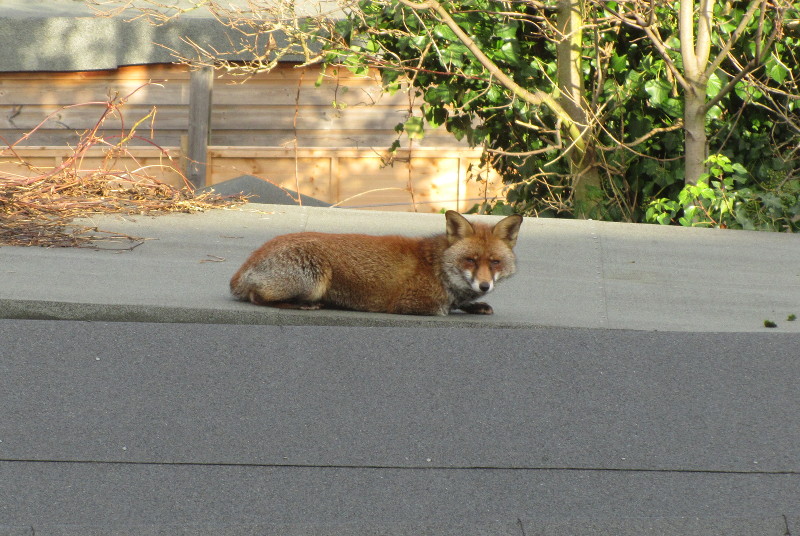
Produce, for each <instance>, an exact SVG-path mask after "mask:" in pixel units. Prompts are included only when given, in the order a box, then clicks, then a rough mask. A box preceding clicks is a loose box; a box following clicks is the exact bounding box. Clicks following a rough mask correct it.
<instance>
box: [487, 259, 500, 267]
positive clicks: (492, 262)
mask: <svg viewBox="0 0 800 536" xmlns="http://www.w3.org/2000/svg"><path fill="white" fill-rule="evenodd" d="M489 262H490V263H491V265H492V266H498V265H499V264H500V261H498V260H497V259H492V260H490V261H489Z"/></svg>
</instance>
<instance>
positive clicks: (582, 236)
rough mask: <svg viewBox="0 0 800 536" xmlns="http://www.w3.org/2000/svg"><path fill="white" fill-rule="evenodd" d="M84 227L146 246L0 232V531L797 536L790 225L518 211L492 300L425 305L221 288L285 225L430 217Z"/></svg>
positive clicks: (436, 223)
mask: <svg viewBox="0 0 800 536" xmlns="http://www.w3.org/2000/svg"><path fill="white" fill-rule="evenodd" d="M484 218H485V219H486V220H492V219H497V218H490V217H484ZM83 223H86V224H90V225H93V226H95V225H96V226H98V227H100V228H101V229H106V230H115V231H118V232H123V233H125V234H128V235H132V236H139V237H146V238H148V240H146V241H144V242H143V243H142V244H141V245H140V246H138V247H136V248H134V249H133V250H124V249H123V250H122V251H120V250H114V249H113V248H119V247H124V246H126V245H128V244H126V243H122V244H116V243H99V244H98V246H99V247H101V248H108V249H100V250H93V249H45V248H21V247H0V408H2V411H0V535H2V536H19V535H33V534H36V535H37V536H41V535H49V536H79V535H80V536H87V535H88V536H95V535H96V536H99V535H108V534H111V535H118V536H122V535H129V534H136V535H145V536H150V535H152V536H155V535H162V534H163V535H166V534H170V535H172V534H179V535H187V536H188V535H192V536H212V535H213V536H218V535H222V536H234V535H236V536H250V535H270V536H271V535H276V536H277V535H281V536H312V535H314V536H329V535H330V536H334V535H336V536H367V535H370V536H375V535H383V536H400V535H409V536H412V535H413V536H418V535H430V536H434V535H435V536H450V535H452V536H456V535H459V536H460V535H480V536H489V535H515V536H520V535H522V536H531V535H540V536H573V535H575V534H580V535H607V536H628V535H630V536H633V535H636V536H639V535H642V534H648V535H670V536H707V535H720V536H721V535H725V536H753V535H758V536H786V535H787V534H788V535H791V534H797V533H798V531H800V510H799V508H800V503H799V502H798V500H797V498H798V497H800V450H799V448H798V445H800V398H799V397H798V396H797V393H798V391H797V378H798V377H800V359H798V348H800V334H798V332H800V322H798V321H789V320H788V315H790V314H792V313H797V312H798V311H799V310H800V242H799V241H798V240H800V237H798V236H796V235H788V234H769V233H755V232H744V231H730V230H725V231H721V230H703V229H683V228H675V227H669V228H664V227H660V226H654V225H634V224H614V223H604V222H595V221H571V220H545V219H535V218H526V219H525V221H524V223H523V225H522V229H521V233H520V238H519V241H518V245H517V248H516V251H517V255H518V258H519V262H518V265H519V267H518V268H519V269H518V273H517V275H515V276H514V277H513V278H511V279H510V280H509V281H507V282H503V283H502V284H500V285H498V288H497V290H495V291H493V292H492V294H490V295H489V296H488V297H487V301H488V302H489V303H491V304H492V306H493V307H494V309H495V314H494V315H493V316H490V317H483V316H481V317H476V316H469V315H464V314H451V315H449V316H447V317H434V318H425V317H406V316H397V315H381V314H367V313H358V312H350V311H334V310H321V311H287V310H275V309H270V308H266V307H258V306H254V305H251V304H247V303H240V302H237V301H234V300H233V299H232V298H231V297H230V296H229V294H228V280H229V278H230V276H231V275H232V274H233V272H234V271H235V270H236V269H237V268H238V266H239V264H240V263H241V262H242V261H243V260H244V259H245V258H246V257H247V256H248V254H249V253H250V252H251V251H252V250H253V249H255V248H256V247H258V246H259V245H260V244H261V243H262V242H263V241H265V240H267V239H268V238H270V237H272V236H275V235H278V234H283V233H287V232H294V231H304V230H314V231H328V232H369V233H373V234H389V233H402V234H409V235H426V234H433V233H438V232H442V231H443V229H444V217H443V216H442V215H438V214H409V213H386V212H369V211H354V210H345V209H331V208H317V207H294V206H279V205H257V204H250V205H245V206H243V207H241V208H239V209H235V210H214V211H209V212H206V213H203V214H193V215H188V214H174V215H169V216H161V217H155V218H153V217H144V216H124V217H121V216H103V217H98V218H94V219H92V220H86V221H84V222H83ZM764 319H771V320H774V321H775V322H776V323H777V327H776V328H773V329H768V328H765V327H764V325H763V320H764Z"/></svg>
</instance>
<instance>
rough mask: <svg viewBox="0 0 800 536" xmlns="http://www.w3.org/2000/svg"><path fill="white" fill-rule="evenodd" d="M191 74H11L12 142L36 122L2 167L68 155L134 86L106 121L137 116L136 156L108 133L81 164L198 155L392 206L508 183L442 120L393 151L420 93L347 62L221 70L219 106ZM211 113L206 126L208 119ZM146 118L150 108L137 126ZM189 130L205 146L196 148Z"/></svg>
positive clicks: (447, 204) (151, 168) (465, 199)
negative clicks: (201, 101) (235, 72)
mask: <svg viewBox="0 0 800 536" xmlns="http://www.w3.org/2000/svg"><path fill="white" fill-rule="evenodd" d="M191 79H192V75H191V73H190V72H189V70H188V69H187V68H186V67H184V66H179V65H148V66H133V67H124V68H120V69H117V70H114V71H97V72H80V73H10V74H8V73H6V74H2V75H0V135H2V136H3V139H4V140H5V141H3V145H6V146H7V145H9V144H13V143H14V142H15V141H17V140H20V139H22V138H24V136H25V135H26V133H30V132H31V131H32V130H33V129H37V127H38V129H37V130H36V132H34V133H33V134H31V135H30V136H29V137H27V138H24V139H22V141H21V142H19V143H17V144H16V145H14V150H13V151H11V150H9V149H7V148H6V150H4V151H2V153H1V154H0V174H1V173H14V174H28V175H29V174H32V173H36V172H38V171H37V170H36V169H34V170H31V169H30V166H31V165H32V166H35V167H36V168H38V169H39V170H41V169H48V168H50V169H52V168H53V167H54V166H57V165H59V164H60V163H61V162H62V161H63V159H64V158H65V157H67V156H69V155H70V154H71V151H72V149H71V148H72V147H75V146H76V144H77V143H78V141H79V139H80V137H81V135H82V134H83V133H85V132H86V131H87V130H89V129H91V128H92V127H93V126H94V125H95V124H96V122H97V120H98V118H99V117H100V115H101V114H102V113H103V111H104V110H105V109H106V104H105V103H106V102H107V100H108V99H109V98H111V97H114V96H117V97H125V96H127V101H126V103H125V104H124V106H123V107H121V109H120V113H119V114H113V115H112V116H110V117H109V118H108V119H107V120H106V121H105V123H104V124H103V128H102V130H101V134H102V136H103V137H104V138H105V140H107V142H108V144H109V145H111V146H113V145H114V144H115V143H117V141H118V140H119V138H120V137H125V136H128V135H129V134H130V130H131V128H132V127H133V126H134V125H136V129H135V133H134V134H135V136H134V137H132V138H131V139H130V140H129V142H128V143H127V144H126V148H127V151H125V153H126V155H127V156H125V155H123V154H121V152H120V151H119V150H114V149H113V148H112V150H110V149H109V146H108V145H104V144H105V143H106V142H105V141H103V142H99V143H97V144H95V146H94V147H93V148H92V149H91V150H89V151H88V152H87V153H86V155H85V156H84V158H82V159H81V160H80V162H79V164H78V165H79V166H80V168H81V170H83V171H89V170H92V169H96V168H97V167H99V166H100V165H101V162H102V161H103V160H104V159H105V161H106V164H105V165H106V167H109V166H110V167H111V168H112V169H113V170H114V171H116V172H118V173H121V174H122V173H126V174H128V175H130V176H136V175H137V174H142V173H146V174H149V175H151V176H154V177H156V178H159V179H160V180H164V181H166V182H169V183H171V184H180V183H182V182H183V180H184V179H183V178H182V174H186V173H187V172H188V173H189V174H191V172H192V168H191V164H192V163H200V164H205V182H206V184H209V185H212V186H213V185H214V184H217V183H219V182H222V181H224V180H227V179H230V178H235V177H238V176H240V175H244V174H247V175H254V176H257V177H260V178H263V179H264V180H268V181H270V182H272V183H274V184H277V185H279V186H281V187H285V188H289V189H292V190H296V189H297V188H298V187H299V191H300V192H302V193H303V194H306V195H310V196H312V197H317V198H319V199H322V200H324V201H327V202H330V203H341V204H342V205H343V206H353V207H371V208H382V209H391V210H420V211H438V210H440V209H442V208H456V209H459V210H465V209H467V208H469V207H470V206H472V205H473V204H474V203H475V202H476V201H479V200H482V199H485V198H492V197H494V196H496V195H498V193H499V191H500V188H501V184H500V181H499V180H498V179H497V177H496V176H494V175H493V174H488V175H487V174H483V175H482V177H483V178H487V177H488V179H487V180H485V181H476V180H474V178H471V173H469V168H470V165H471V164H475V163H477V160H478V158H479V154H480V152H479V151H478V150H475V149H470V148H468V147H465V146H463V145H461V144H459V143H457V142H456V141H455V140H454V139H453V137H452V136H450V135H449V134H448V133H446V132H443V131H432V132H428V133H426V136H425V138H424V139H422V140H415V141H414V142H413V145H411V144H410V143H409V141H408V140H404V141H403V145H404V146H403V147H401V149H399V150H398V151H397V152H396V154H395V155H394V157H393V158H391V155H389V154H388V152H387V149H388V147H389V146H390V145H391V143H392V142H393V141H394V140H395V139H396V136H397V135H396V133H395V131H394V127H395V126H396V125H397V124H398V123H400V122H401V121H403V120H404V119H405V118H406V117H407V116H408V113H409V99H411V98H413V97H411V96H409V95H408V94H406V93H402V92H398V93H396V94H395V95H388V94H385V93H383V92H382V91H381V90H380V87H379V85H378V84H377V83H376V81H375V80H373V79H371V78H368V77H356V76H354V75H352V74H350V73H347V72H327V73H325V75H324V76H320V73H319V70H318V69H316V70H311V69H297V68H294V66H292V65H282V66H281V67H279V68H277V69H275V70H273V71H272V72H270V73H268V74H263V75H258V76H255V77H253V78H252V79H250V80H248V81H247V82H246V83H239V82H241V81H242V80H240V79H236V78H234V77H232V76H230V75H223V76H221V77H218V78H216V79H214V80H213V92H212V97H211V99H212V100H211V107H210V113H209V109H208V108H203V107H202V106H199V107H198V105H197V104H196V103H194V104H193V103H192V102H191V101H192V98H191V93H192V89H191V88H192V83H191ZM89 103H91V104H89ZM190 109H192V110H193V111H194V114H195V115H194V116H192V113H191V112H190ZM208 115H210V123H208V125H209V126H210V129H209V131H208V132H207V133H206V132H205V131H204V130H203V128H202V127H203V124H202V123H203V121H202V119H203V117H206V116H208ZM48 116H49V119H48V120H47V121H46V122H44V123H42V121H43V120H44V119H45V118H47V117H48ZM196 117H200V121H199V122H198V121H196V120H195V118H196ZM142 118H147V119H146V120H145V121H143V122H141V123H140V124H138V125H137V122H139V121H140V120H141V119H142ZM198 127H199V128H198ZM192 130H194V132H195V133H197V132H199V134H196V135H195V136H194V138H197V137H198V136H199V137H201V138H204V139H205V140H206V141H207V142H208V146H207V147H203V148H200V149H197V147H196V146H195V147H194V148H192V147H193V144H192V143H191V142H190V132H191V131H192ZM109 151H110V152H109ZM192 151H194V152H192ZM167 155H170V156H171V157H172V160H170V159H169V158H168V157H167ZM202 155H205V158H202ZM187 156H188V158H187ZM20 160H22V161H24V162H21V161H20Z"/></svg>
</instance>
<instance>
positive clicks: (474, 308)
mask: <svg viewBox="0 0 800 536" xmlns="http://www.w3.org/2000/svg"><path fill="white" fill-rule="evenodd" d="M446 218H447V233H446V234H442V235H437V236H433V237H429V238H410V237H405V236H372V235H363V234H326V233H314V232H305V233H294V234H288V235H282V236H278V237H276V238H274V239H272V240H270V241H268V242H266V243H265V244H264V245H263V246H261V247H260V248H259V249H258V250H256V251H255V252H253V254H252V255H251V256H250V258H249V259H247V261H245V263H244V264H243V265H242V267H241V268H240V269H239V270H238V271H237V272H236V274H235V275H234V276H233V278H232V279H231V292H232V293H233V295H234V296H236V297H237V298H239V299H241V300H245V301H251V302H253V303H255V304H257V305H269V306H273V307H283V308H295V309H318V308H320V307H334V308H341V309H354V310H358V311H369V312H381V313H396V314H417V315H446V314H448V313H449V312H450V311H451V310H453V309H462V310H464V311H466V312H470V313H475V314H491V313H492V308H491V307H490V306H489V305H488V304H485V303H475V300H476V299H477V298H478V297H480V296H482V295H484V294H485V293H486V292H488V291H490V290H491V289H492V288H493V287H494V284H495V283H496V282H497V281H499V280H501V279H504V278H506V277H509V276H511V275H512V274H513V273H514V271H515V257H514V253H513V251H512V248H513V247H514V244H515V243H516V239H517V233H518V232H519V226H520V224H521V223H522V218H521V217H520V216H509V217H507V218H505V219H503V220H501V221H500V222H498V223H497V224H496V225H495V226H493V227H491V226H488V225H485V224H479V223H470V222H469V221H468V220H467V219H466V218H464V217H463V216H461V215H460V214H458V213H457V212H454V211H449V212H447V214H446Z"/></svg>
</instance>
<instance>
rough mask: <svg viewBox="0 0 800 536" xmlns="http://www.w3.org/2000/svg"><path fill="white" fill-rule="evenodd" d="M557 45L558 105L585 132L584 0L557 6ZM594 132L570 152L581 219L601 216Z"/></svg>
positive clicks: (575, 198) (572, 0) (576, 201)
mask: <svg viewBox="0 0 800 536" xmlns="http://www.w3.org/2000/svg"><path fill="white" fill-rule="evenodd" d="M557 23H558V31H559V32H560V33H561V39H560V40H559V41H558V43H557V44H556V52H557V59H558V90H559V93H558V94H559V99H558V100H559V104H561V106H562V108H564V110H565V111H566V112H567V114H568V115H569V117H570V118H571V119H572V121H573V122H574V123H575V124H576V125H578V128H579V129H580V130H581V131H582V132H584V131H585V130H586V129H588V123H589V121H588V113H587V111H586V106H587V103H586V99H585V97H584V90H583V69H582V53H581V52H582V47H583V0H560V1H559V3H558V20H557ZM591 139H592V138H591V133H589V132H586V133H585V134H584V136H583V143H582V144H575V145H574V146H573V148H572V149H571V150H570V155H569V156H570V168H571V175H572V188H573V191H574V194H575V197H574V203H575V215H576V216H577V217H579V218H590V217H598V216H599V215H598V214H597V212H598V208H599V205H600V201H601V197H602V196H600V195H599V193H600V188H601V182H600V173H599V171H598V169H597V166H595V165H594V162H593V159H594V151H593V150H592V147H591Z"/></svg>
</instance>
